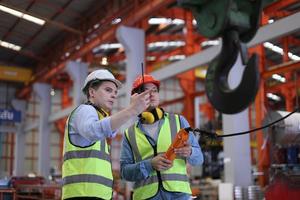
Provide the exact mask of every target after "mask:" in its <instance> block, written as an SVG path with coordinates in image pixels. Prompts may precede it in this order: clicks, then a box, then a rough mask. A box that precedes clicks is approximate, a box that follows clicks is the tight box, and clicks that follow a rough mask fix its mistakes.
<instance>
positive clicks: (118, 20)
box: [111, 18, 122, 24]
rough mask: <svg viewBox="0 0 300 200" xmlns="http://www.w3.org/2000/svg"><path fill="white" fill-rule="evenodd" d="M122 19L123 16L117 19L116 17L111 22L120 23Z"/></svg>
mask: <svg viewBox="0 0 300 200" xmlns="http://www.w3.org/2000/svg"><path fill="white" fill-rule="evenodd" d="M121 21H122V19H121V18H116V19H114V20H112V21H111V24H118V23H120V22H121Z"/></svg>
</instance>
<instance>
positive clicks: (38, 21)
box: [0, 5, 45, 26]
mask: <svg viewBox="0 0 300 200" xmlns="http://www.w3.org/2000/svg"><path fill="white" fill-rule="evenodd" d="M0 10H1V11H3V12H6V13H8V14H11V15H14V16H16V17H20V18H23V19H26V20H27V21H31V22H33V23H36V24H38V25H41V26H42V25H44V24H45V20H43V19H40V18H37V17H34V16H32V15H28V14H25V13H23V12H20V11H17V10H14V9H11V8H8V7H6V6H3V5H0Z"/></svg>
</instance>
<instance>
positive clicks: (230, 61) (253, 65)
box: [205, 30, 259, 114]
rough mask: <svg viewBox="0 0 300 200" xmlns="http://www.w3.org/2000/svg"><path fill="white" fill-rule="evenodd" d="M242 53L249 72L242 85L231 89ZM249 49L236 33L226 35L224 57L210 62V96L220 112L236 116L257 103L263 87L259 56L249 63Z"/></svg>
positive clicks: (223, 39)
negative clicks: (232, 79) (230, 74)
mask: <svg viewBox="0 0 300 200" xmlns="http://www.w3.org/2000/svg"><path fill="white" fill-rule="evenodd" d="M239 52H241V55H242V62H243V64H244V65H246V66H245V70H244V72H243V75H242V79H241V82H240V83H239V85H238V86H237V87H236V88H234V89H231V88H230V87H229V84H228V75H229V72H230V70H231V69H232V67H233V65H234V64H235V62H236V60H237V57H238V54H239ZM246 55H247V51H246V46H245V45H243V44H242V43H241V42H240V40H239V35H238V32H237V31H235V30H229V31H225V33H224V34H223V35H222V48H221V52H220V54H219V55H218V56H217V57H216V58H215V59H214V60H213V61H212V62H211V63H210V65H209V67H208V70H207V74H206V82H205V88H206V94H207V97H208V99H209V100H210V102H211V103H212V105H213V106H214V107H215V108H216V109H217V110H218V111H220V112H222V113H225V114H234V113H238V112H241V111H242V110H244V109H245V108H246V107H248V105H249V104H250V103H251V102H252V101H253V100H254V98H255V96H256V93H257V91H258V87H259V70H258V56H257V55H256V54H253V55H252V56H251V58H250V59H249V60H248V59H247V58H246V57H247V56H246Z"/></svg>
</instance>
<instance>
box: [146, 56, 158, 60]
mask: <svg viewBox="0 0 300 200" xmlns="http://www.w3.org/2000/svg"><path fill="white" fill-rule="evenodd" d="M146 59H147V61H154V60H156V57H155V56H147V58H146Z"/></svg>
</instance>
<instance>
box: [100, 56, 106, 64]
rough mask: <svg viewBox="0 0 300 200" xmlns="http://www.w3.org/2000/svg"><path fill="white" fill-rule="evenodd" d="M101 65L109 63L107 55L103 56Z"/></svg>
mask: <svg viewBox="0 0 300 200" xmlns="http://www.w3.org/2000/svg"><path fill="white" fill-rule="evenodd" d="M101 65H108V61H107V57H103V58H102V60H101Z"/></svg>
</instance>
